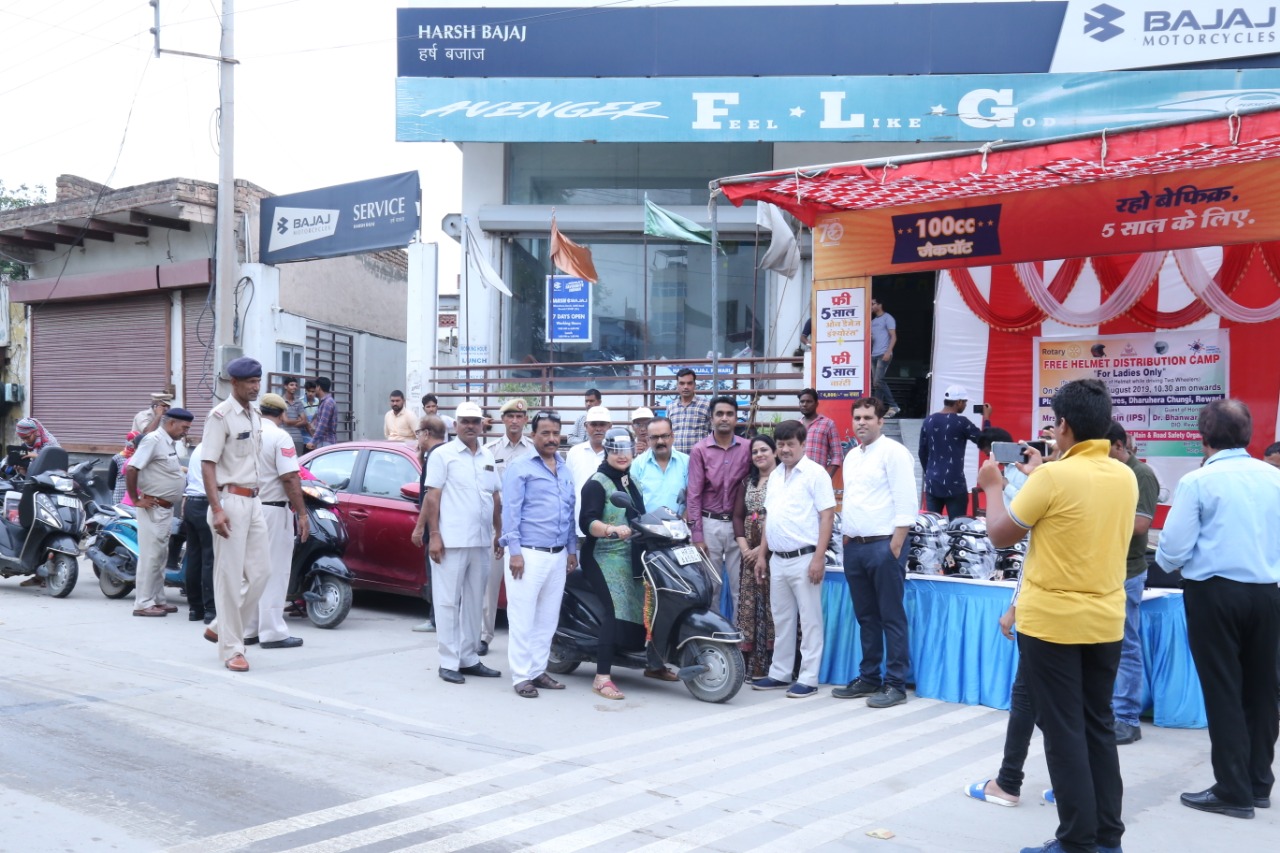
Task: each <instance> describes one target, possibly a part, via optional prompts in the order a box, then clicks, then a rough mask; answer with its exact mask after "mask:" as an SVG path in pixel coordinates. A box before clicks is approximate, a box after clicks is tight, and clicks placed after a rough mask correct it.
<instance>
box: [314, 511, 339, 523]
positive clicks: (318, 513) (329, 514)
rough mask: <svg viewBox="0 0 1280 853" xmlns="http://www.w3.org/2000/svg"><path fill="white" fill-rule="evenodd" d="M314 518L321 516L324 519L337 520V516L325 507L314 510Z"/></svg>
mask: <svg viewBox="0 0 1280 853" xmlns="http://www.w3.org/2000/svg"><path fill="white" fill-rule="evenodd" d="M316 518H323V519H324V520H325V521H337V520H338V517H337V516H336V515H334V514H333V513H332V512H330V511H329V510H327V509H318V510H316Z"/></svg>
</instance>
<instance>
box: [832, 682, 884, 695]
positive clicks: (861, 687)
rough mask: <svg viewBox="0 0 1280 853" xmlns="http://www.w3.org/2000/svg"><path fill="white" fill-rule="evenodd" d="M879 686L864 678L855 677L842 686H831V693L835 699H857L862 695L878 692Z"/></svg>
mask: <svg viewBox="0 0 1280 853" xmlns="http://www.w3.org/2000/svg"><path fill="white" fill-rule="evenodd" d="M880 690H881V686H880V685H879V684H872V683H871V682H870V681H867V680H866V679H864V678H861V677H859V678H855V679H854V680H853V681H850V682H849V683H848V684H846V685H845V686H843V687H833V688H832V689H831V695H832V696H833V697H835V698H836V699H857V698H859V697H862V696H872V695H874V694H876V693H879V692H880Z"/></svg>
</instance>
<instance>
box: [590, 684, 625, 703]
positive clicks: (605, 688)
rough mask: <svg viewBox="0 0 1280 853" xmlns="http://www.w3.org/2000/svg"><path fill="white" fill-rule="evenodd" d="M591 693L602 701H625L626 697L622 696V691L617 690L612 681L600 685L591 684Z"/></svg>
mask: <svg viewBox="0 0 1280 853" xmlns="http://www.w3.org/2000/svg"><path fill="white" fill-rule="evenodd" d="M591 692H592V693H595V694H596V695H597V696H600V697H602V698H604V699H626V698H627V697H626V696H624V695H622V691H621V690H619V689H618V685H616V684H614V683H613V682H612V681H605V682H603V683H601V684H592V685H591Z"/></svg>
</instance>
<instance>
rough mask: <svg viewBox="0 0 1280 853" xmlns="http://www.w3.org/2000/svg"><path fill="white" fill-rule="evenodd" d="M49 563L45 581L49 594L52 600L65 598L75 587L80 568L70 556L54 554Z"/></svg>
mask: <svg viewBox="0 0 1280 853" xmlns="http://www.w3.org/2000/svg"><path fill="white" fill-rule="evenodd" d="M49 562H50V566H49V577H48V578H46V579H45V583H47V584H48V588H49V594H50V595H52V596H53V597H54V598H66V597H67V596H68V595H70V594H71V590H73V589H75V587H76V580H77V578H79V577H80V566H79V564H78V563H77V562H76V558H75V557H73V556H71V555H70V554H57V553H55V554H54V555H53V557H52V559H51V560H50V561H49Z"/></svg>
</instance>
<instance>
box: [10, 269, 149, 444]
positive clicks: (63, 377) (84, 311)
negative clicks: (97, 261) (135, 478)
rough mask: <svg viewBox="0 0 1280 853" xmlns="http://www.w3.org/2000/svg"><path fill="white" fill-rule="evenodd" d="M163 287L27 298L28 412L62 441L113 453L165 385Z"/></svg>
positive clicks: (61, 442) (62, 442)
mask: <svg viewBox="0 0 1280 853" xmlns="http://www.w3.org/2000/svg"><path fill="white" fill-rule="evenodd" d="M170 305H171V303H170V301H169V294H168V293H161V294H156V295H147V296H137V297H131V298H128V299H112V300H102V301H94V302H72V303H46V304H43V305H33V306H32V312H31V415H32V416H33V417H35V418H37V419H39V421H40V422H41V423H42V424H44V426H45V428H47V429H48V430H49V431H50V432H52V433H53V434H54V436H55V437H56V438H57V439H58V442H59V443H60V444H62V445H63V446H64V447H66V448H68V449H70V450H75V451H80V452H86V453H118V452H119V451H120V448H121V447H123V446H124V438H125V435H126V434H127V433H128V432H129V426H130V424H131V423H132V422H133V416H134V415H136V414H137V413H138V412H140V411H141V410H143V409H145V408H147V405H148V404H149V403H150V401H151V398H150V395H151V393H152V392H154V391H162V390H164V389H166V388H168V387H169V380H170V370H169V309H170Z"/></svg>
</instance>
